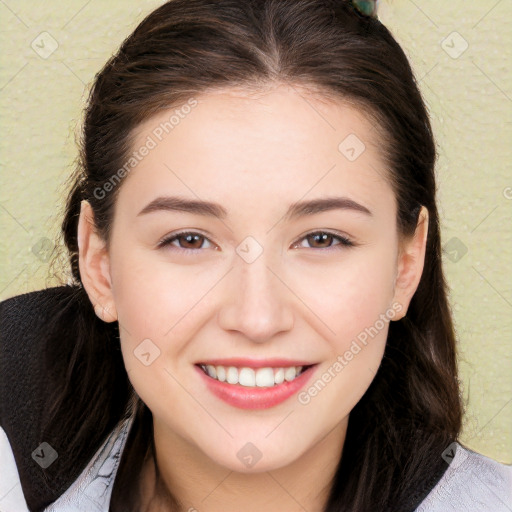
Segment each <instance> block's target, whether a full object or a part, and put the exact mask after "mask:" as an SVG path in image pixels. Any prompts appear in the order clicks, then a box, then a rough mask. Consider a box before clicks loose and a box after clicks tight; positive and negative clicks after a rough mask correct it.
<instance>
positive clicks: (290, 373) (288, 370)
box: [284, 366, 297, 382]
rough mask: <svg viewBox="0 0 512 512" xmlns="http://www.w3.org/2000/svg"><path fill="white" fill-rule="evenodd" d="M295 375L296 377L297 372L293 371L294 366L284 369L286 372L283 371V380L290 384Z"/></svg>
mask: <svg viewBox="0 0 512 512" xmlns="http://www.w3.org/2000/svg"><path fill="white" fill-rule="evenodd" d="M296 375H297V370H296V369H295V366H291V367H290V368H286V370H285V371H284V380H287V381H288V382H291V381H292V380H293V379H295V377H296Z"/></svg>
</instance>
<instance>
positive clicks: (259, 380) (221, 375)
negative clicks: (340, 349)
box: [200, 364, 312, 388]
mask: <svg viewBox="0 0 512 512" xmlns="http://www.w3.org/2000/svg"><path fill="white" fill-rule="evenodd" d="M200 366H201V368H202V369H203V371H204V372H205V373H206V374H207V375H208V376H210V377H211V378H212V379H216V380H218V381H219V382H227V383H228V384H240V385H241V386H246V387H259V388H267V387H273V386H277V385H279V384H282V383H283V382H284V381H286V382H292V381H293V380H295V379H296V378H297V377H298V376H299V375H300V374H301V373H302V372H303V371H305V370H307V369H308V368H309V367H310V366H312V365H310V366H289V367H285V368H271V367H266V368H248V367H242V368H237V367H236V366H228V367H225V366H222V365H219V366H214V365H211V364H209V365H204V364H202V365H200Z"/></svg>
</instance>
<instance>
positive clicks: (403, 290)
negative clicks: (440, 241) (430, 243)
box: [393, 206, 429, 320]
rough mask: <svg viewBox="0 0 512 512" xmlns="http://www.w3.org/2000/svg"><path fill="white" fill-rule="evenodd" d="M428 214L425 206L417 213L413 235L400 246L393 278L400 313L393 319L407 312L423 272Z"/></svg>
mask: <svg viewBox="0 0 512 512" xmlns="http://www.w3.org/2000/svg"><path fill="white" fill-rule="evenodd" d="M428 222H429V215H428V210H427V208H426V207H425V206H422V207H421V210H420V212H419V214H418V223H417V225H416V231H415V233H414V235H413V236H412V237H411V238H410V239H409V240H406V241H404V242H403V244H402V247H401V248H400V251H399V255H398V262H397V273H396V278H395V294H394V297H393V300H394V303H398V304H400V305H401V309H400V314H399V315H397V316H396V317H395V318H394V320H400V319H401V318H403V317H404V316H405V315H406V314H407V309H408V308H409V303H410V302H411V299H412V297H413V295H414V293H415V292H416V290H417V288H418V285H419V283H420V280H421V275H422V274H423V267H424V264H425V252H426V245H427V236H428Z"/></svg>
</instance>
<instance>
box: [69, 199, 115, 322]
mask: <svg viewBox="0 0 512 512" xmlns="http://www.w3.org/2000/svg"><path fill="white" fill-rule="evenodd" d="M78 253H79V256H78V265H79V269H80V277H81V279H82V284H83V286H84V288H85V291H86V292H87V295H88V296H89V299H90V301H91V303H92V305H93V306H94V311H95V312H96V315H98V316H99V317H100V318H101V319H102V320H103V321H104V322H114V321H116V320H117V311H116V308H115V304H114V297H113V294H112V280H111V277H110V259H109V255H108V251H107V248H106V244H105V242H104V241H103V240H102V238H101V237H100V236H99V235H98V233H97V231H96V226H95V222H94V213H93V211H92V208H91V205H90V204H89V202H88V201H85V200H84V201H82V202H81V204H80V218H79V220H78Z"/></svg>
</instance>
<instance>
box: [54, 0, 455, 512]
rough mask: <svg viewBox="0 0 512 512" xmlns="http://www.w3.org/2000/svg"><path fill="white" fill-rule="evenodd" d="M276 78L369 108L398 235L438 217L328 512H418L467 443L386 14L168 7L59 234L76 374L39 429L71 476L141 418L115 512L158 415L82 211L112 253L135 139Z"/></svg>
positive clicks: (409, 94)
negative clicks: (95, 271) (190, 104)
mask: <svg viewBox="0 0 512 512" xmlns="http://www.w3.org/2000/svg"><path fill="white" fill-rule="evenodd" d="M274 83H275V84H277V83H287V84H291V85H300V86H305V87H307V88H310V89H311V90H312V91H313V90H315V91H320V92H321V94H323V95H325V97H329V98H334V99H341V100H348V101H351V102H352V103H355V104H356V105H358V106H359V107H360V108H361V109H363V110H364V111H365V112H366V113H367V115H369V116H371V118H372V120H373V121H374V123H375V125H376V126H377V127H378V130H376V132H375V134H376V135H377V134H379V137H380V139H379V140H378V143H379V144H380V147H381V150H382V154H383V155H384V156H385V158H386V159H387V163H388V165H389V179H390V183H391V184H392V186H393V190H394V192H395V196H396V201H397V205H398V213H397V228H398V231H399V233H400V234H401V235H403V236H410V235H411V234H412V233H414V229H415V227H416V223H417V220H418V213H419V210H420V207H421V205H424V206H426V208H427V209H428V211H429V226H428V239H427V250H426V260H425V266H424V271H423V274H422V278H421V281H420V283H419V286H418V289H417V291H416V293H415V295H414V297H413V299H412V302H411V304H410V307H409V309H408V312H407V316H406V317H405V318H404V319H402V320H400V321H396V322H391V323H390V328H389V334H388V340H387V346H386V351H385V354H384V358H383V361H382V364H381V366H380V368H379V370H378V372H377V375H376V376H375V379H374V381H373V382H372V384H371V386H370V388H369V389H368V391H367V392H366V393H365V395H364V396H363V398H362V399H361V400H360V401H359V402H358V404H357V405H356V406H355V408H354V409H353V410H352V411H351V414H350V419H349V425H348V431H347V437H346V441H345V445H344V448H343V453H342V457H341V460H340V463H339V466H338V469H337V473H336V476H335V479H334V481H333V483H332V488H331V493H330V497H329V500H328V503H327V506H326V508H325V512H334V511H336V512H341V511H344V512H345V511H346V512H348V511H350V512H365V511H376V510H379V511H381V510H389V511H391V510H392V511H393V512H397V511H406V510H413V509H414V508H415V506H416V505H417V503H418V500H421V498H422V497H423V496H424V495H425V493H426V492H428V490H429V489H430V487H431V486H432V485H433V483H434V482H435V481H436V478H439V475H440V474H442V471H443V469H444V467H445V463H444V461H443V459H442V457H441V454H442V452H443V450H444V449H445V448H446V447H447V446H448V445H449V444H450V443H451V442H453V441H454V440H457V438H458V435H459V431H460V428H461V416H462V407H461V402H460V396H459V388H458V379H457V367H456V348H455V335H454V330H453V325H452V318H451V312H450V309H449V305H448V301H447V287H446V283H445V279H444V276H443V270H442V261H441V243H440V230H439V219H438V212H437V207H436V198H435V194H436V185H435V175H434V167H435V161H436V148H435V141H434V138H433V134H432V129H431V125H430V121H429V117H428V113H427V110H426V108H425V104H424V102H423V100H422V97H421V94H420V92H419V90H418V85H417V83H416V81H415V78H414V75H413V72H412V70H411V67H410V65H409V62H408V60H407V58H406V56H405V54H404V52H403V50H402V49H401V47H400V46H399V45H398V43H397V42H396V41H395V39H394V38H393V36H392V35H391V34H390V32H389V31H388V30H387V28H386V27H384V26H383V24H382V23H381V22H380V21H379V20H378V18H377V17H376V16H366V15H364V14H362V13H361V12H360V11H358V10H357V9H356V8H355V7H354V6H353V4H352V2H350V1H348V0H346V1H345V0H295V1H292V0H216V1H212V0H172V1H169V2H167V3H165V4H164V5H162V6H161V7H159V8H158V9H156V10H155V11H153V12H152V13H151V14H149V15H148V16H147V17H146V18H145V19H144V20H143V21H142V22H141V23H140V24H139V25H138V27H137V28H136V29H135V31H134V32H133V33H132V34H131V35H130V36H129V37H128V38H127V39H126V40H125V41H124V42H123V43H122V45H121V47H120V49H119V50H118V52H117V53H116V54H115V55H113V56H112V58H110V60H109V61H108V62H107V63H106V65H105V66H104V67H103V69H102V70H101V71H100V72H99V73H98V74H97V75H96V77H95V81H94V84H93V87H92V89H91V92H90V96H89V100H88V105H87V108H86V113H85V121H84V125H83V131H82V139H81V148H80V149H81V153H80V160H79V165H78V167H77V170H76V174H75V175H74V176H73V177H72V185H71V190H70V193H69V197H68V201H67V206H66V212H65V218H64V221H63V224H62V231H63V237H64V241H65V244H66V246H67V249H68V251H69V255H70V263H71V271H72V276H73V279H74V282H75V286H76V293H75V294H74V296H73V297H74V299H73V300H74V303H75V304H77V305H78V306H77V307H76V311H77V312H76V315H77V318H76V325H77V326H78V327H77V328H78V335H77V336H76V339H75V341H74V345H73V346H72V347H68V348H67V349H66V350H65V351H64V355H63V354H62V353H60V352H59V354H58V355H57V354H51V355H49V356H48V364H55V360H56V358H60V360H61V366H62V364H64V367H65V369H66V371H65V372H63V373H62V375H61V376H60V378H61V380H60V381H57V380H55V381H54V382H56V383H57V382H60V384H59V385H57V384H54V387H52V388H50V389H51V402H52V403H53V404H54V405H53V408H52V409H51V411H50V413H49V414H48V417H47V418H46V422H45V425H44V428H45V431H47V432H49V433H51V438H52V439H60V440H61V441H62V440H63V439H66V440H67V441H66V446H67V447H68V449H67V450H68V454H74V457H73V456H71V455H70V456H69V457H67V459H66V460H62V461H61V464H68V465H69V469H70V471H76V468H75V469H73V460H74V459H76V460H83V459H80V456H82V457H84V454H85V453H88V452H87V447H90V446H97V444H98V443H99V442H100V441H101V439H103V438H104V436H105V434H106V433H107V432H108V431H109V429H111V428H112V427H113V426H114V425H116V424H119V422H120V420H121V419H123V418H125V417H126V414H128V412H131V413H133V414H134V417H135V422H134V428H133V429H132V431H131V433H130V437H129V440H128V444H127V447H126V449H125V451H124V453H123V456H122V460H121V464H120V467H119V471H118V474H117V477H116V480H115V484H114V489H113V493H112V499H111V505H110V510H112V511H115V512H117V511H123V512H127V511H138V510H139V506H140V496H139V485H138V481H139V478H140V474H139V473H140V468H141V467H142V464H143V461H145V460H147V457H151V456H154V453H153V452H154V447H153V442H152V416H151V413H150V411H149V409H148V408H147V407H146V406H145V404H144V403H142V402H141V400H140V399H139V398H138V397H137V395H136V393H135V392H134V390H133V389H132V387H131V385H130V382H129V380H128V378H127V376H126V372H125V371H124V366H123V361H122V358H121V356H120V352H119V332H118V327H117V323H113V324H111V325H109V326H108V327H106V326H105V324H103V322H101V321H100V320H99V319H98V318H97V317H96V315H95V314H94V311H93V308H92V305H91V304H90V301H89V300H88V297H87V295H86V293H85V290H84V289H83V287H82V285H81V279H80V272H79V268H78V243H77V223H78V217H79V212H80V202H81V201H82V200H83V199H87V200H88V201H89V202H90V204H91V206H92V209H93V212H94V217H95V222H96V227H97V229H98V232H99V233H100V235H101V236H102V237H103V239H104V240H105V241H106V242H107V243H108V241H109V237H110V232H111V225H112V216H113V211H114V205H115V202H116V197H117V193H118V191H119V188H120V187H121V186H122V179H123V178H121V180H120V181H119V184H117V185H116V186H112V187H109V188H108V190H109V191H108V193H106V194H105V193H103V192H101V191H105V190H107V188H106V187H105V184H106V183H107V182H110V183H112V179H113V177H116V176H117V178H116V179H118V178H119V176H120V175H121V176H122V175H123V173H119V170H120V169H122V168H123V165H125V163H126V162H127V160H128V158H129V156H130V152H131V151H133V149H134V148H133V147H132V146H131V144H132V134H133V130H134V128H136V127H137V126H138V125H139V124H140V123H141V122H142V121H144V120H146V119H148V118H149V117H151V116H152V115H154V114H156V113H157V112H159V111H161V110H163V109H169V108H171V107H174V106H176V105H180V104H183V103H186V102H187V101H188V100H189V99H190V98H191V97H194V96H199V95H200V94H201V93H204V92H208V90H211V89H212V88H216V89H219V88H220V89H222V88H229V87H234V86H236V87H242V88H244V87H245V88H251V89H258V88H262V87H266V86H268V85H272V84H274ZM99 191H100V192H99ZM56 318H57V320H58V312H56ZM105 347H109V348H108V349H106V348H105ZM62 361H64V363H62ZM98 367H101V371H98V370H97V369H98ZM114 377H115V379H114ZM114 380H115V384H114ZM62 382H64V384H62ZM77 386H78V388H79V389H81V391H80V393H77ZM63 418H64V420H65V421H64V420H63ZM48 435H49V434H48ZM155 469H156V471H157V476H158V468H157V467H156V468H155ZM157 482H158V478H157ZM175 504H176V503H175ZM176 506H177V505H176Z"/></svg>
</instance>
